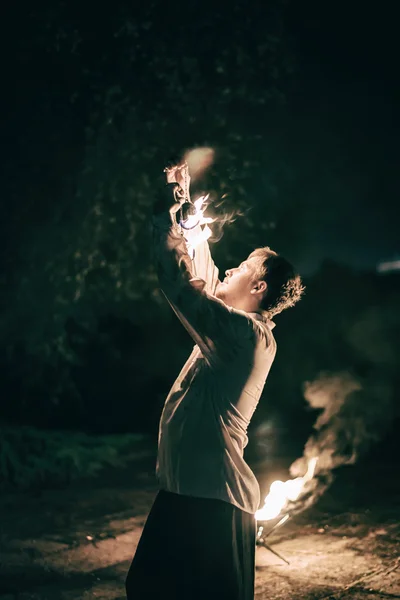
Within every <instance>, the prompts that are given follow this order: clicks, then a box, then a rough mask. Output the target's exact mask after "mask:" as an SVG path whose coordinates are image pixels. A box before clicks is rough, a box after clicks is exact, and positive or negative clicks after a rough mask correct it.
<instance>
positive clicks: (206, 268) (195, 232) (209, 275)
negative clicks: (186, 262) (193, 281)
mask: <svg viewBox="0 0 400 600" xmlns="http://www.w3.org/2000/svg"><path fill="white" fill-rule="evenodd" d="M200 234H201V226H200V225H197V226H196V227H194V228H193V229H189V230H185V231H184V232H183V237H184V238H185V240H186V241H187V242H188V243H189V244H190V243H191V241H192V240H193V239H195V238H196V237H198V236H199V235H200ZM192 274H193V276H194V277H199V278H200V279H202V280H203V281H204V282H205V284H206V285H205V291H206V292H207V293H208V294H211V295H214V294H215V290H216V287H217V284H218V283H219V280H218V274H219V271H218V269H217V267H216V266H215V263H214V261H213V259H212V256H211V252H210V247H209V245H208V242H207V240H204V241H202V242H201V243H200V244H198V245H197V246H196V248H195V250H194V256H193V258H192Z"/></svg>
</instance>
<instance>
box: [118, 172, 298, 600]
mask: <svg viewBox="0 0 400 600" xmlns="http://www.w3.org/2000/svg"><path fill="white" fill-rule="evenodd" d="M168 181H169V182H170V183H169V185H168V186H167V188H168V189H167V195H166V204H165V205H164V207H163V206H161V207H160V206H159V207H158V211H157V212H158V214H156V216H155V218H154V226H155V227H154V229H155V251H156V259H157V267H158V277H159V282H160V287H161V289H162V291H163V292H164V294H165V296H166V298H167V299H168V301H169V303H170V305H171V307H172V308H173V310H174V311H175V313H176V315H177V316H178V318H179V319H180V321H181V322H182V324H183V325H184V327H185V328H186V329H187V331H188V332H189V334H190V335H191V337H192V339H193V341H194V342H195V346H194V348H193V351H192V353H191V355H190V357H189V359H188V361H187V362H186V364H185V365H184V367H183V369H182V371H181V373H180V374H179V376H178V378H177V380H176V381H175V383H174V385H173V386H172V389H171V391H170V393H169V395H168V397H167V399H166V402H165V405H164V409H163V413H162V416H161V421H160V431H159V448H158V461H157V474H158V478H159V482H160V492H159V493H158V495H157V497H156V499H155V502H154V505H153V507H152V509H151V511H150V514H149V516H148V519H147V522H146V525H145V527H144V530H143V534H142V537H141V539H140V541H139V545H138V548H137V550H136V554H135V557H134V560H133V562H132V565H131V568H130V570H129V573H128V577H127V581H126V589H127V597H128V600H144V599H146V600H150V599H152V600H153V599H157V600H161V599H162V598H165V599H166V600H167V599H168V600H169V599H171V600H172V599H173V600H181V599H182V600H195V599H196V600H197V599H198V600H200V599H204V600H214V599H215V600H253V598H254V562H255V534H256V531H255V528H256V522H255V517H254V513H255V511H256V510H257V509H258V507H259V502H260V492H259V486H258V483H257V480H256V478H255V476H254V474H253V473H252V471H251V469H250V468H249V466H248V465H247V464H246V462H245V461H244V459H243V450H244V448H245V446H246V444H247V441H248V438H247V433H246V432H247V427H248V425H249V423H250V419H251V417H252V415H253V413H254V411H255V409H256V406H257V403H258V401H259V398H260V395H261V393H262V390H263V387H264V384H265V380H266V377H267V375H268V372H269V370H270V367H271V364H272V362H273V360H274V357H275V351H276V343H275V340H274V337H273V334H272V328H273V327H274V324H273V323H272V321H271V318H272V317H274V316H275V315H276V314H278V313H280V312H281V311H282V310H284V309H285V308H288V307H289V306H293V305H294V304H295V303H296V302H297V301H298V300H299V299H300V297H301V294H302V292H303V286H302V284H301V280H300V277H299V276H298V275H296V274H295V273H294V271H293V268H292V267H291V265H290V264H289V263H288V262H287V261H286V260H285V259H284V258H282V257H281V256H279V255H278V254H276V252H273V251H272V250H270V249H269V248H259V249H258V250H255V251H254V252H252V253H251V254H250V256H249V257H248V258H247V259H246V260H245V261H244V262H242V263H241V265H239V267H237V268H234V269H229V270H228V271H226V273H225V278H224V279H223V280H222V281H219V279H218V270H217V268H216V267H215V265H214V263H213V261H212V258H211V255H210V251H209V247H208V243H207V242H203V243H202V244H201V245H199V246H198V247H196V249H195V254H194V257H193V259H191V258H190V256H189V254H188V247H187V241H189V243H190V238H191V236H193V235H196V234H198V231H196V229H195V230H191V231H185V230H182V229H181V228H180V227H179V225H178V224H177V220H176V215H177V214H178V211H179V209H180V207H181V204H182V202H183V199H184V198H185V197H186V196H187V192H188V185H189V183H188V182H189V177H188V172H187V167H186V166H183V167H175V168H173V169H171V170H170V171H168ZM185 186H186V188H187V189H186V190H184V189H182V188H185ZM198 228H199V226H198ZM182 231H184V234H185V237H183V235H182ZM185 238H186V239H185Z"/></svg>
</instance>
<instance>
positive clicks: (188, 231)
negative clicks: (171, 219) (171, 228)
mask: <svg viewBox="0 0 400 600" xmlns="http://www.w3.org/2000/svg"><path fill="white" fill-rule="evenodd" d="M208 197H209V196H208V194H207V196H201V197H200V198H198V199H197V200H195V201H194V202H193V205H194V207H195V209H196V212H195V213H194V214H193V215H189V216H188V218H187V219H186V220H185V223H184V225H183V229H184V231H183V234H184V237H185V239H186V242H187V247H188V252H189V255H190V256H193V252H194V249H195V248H196V246H198V245H199V244H201V243H202V242H205V241H206V240H208V238H209V237H210V235H211V233H212V231H211V229H210V227H209V226H208V225H209V223H213V222H214V220H215V219H212V218H210V217H206V216H205V215H204V212H205V210H206V208H207V205H206V206H204V203H205V202H207V200H208ZM197 225H200V227H196V226H197ZM195 227H196V230H195V231H194V228H195Z"/></svg>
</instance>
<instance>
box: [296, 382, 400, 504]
mask: <svg viewBox="0 0 400 600" xmlns="http://www.w3.org/2000/svg"><path fill="white" fill-rule="evenodd" d="M304 397H305V399H306V400H307V402H308V403H309V405H310V406H311V407H312V408H314V409H321V411H322V412H321V413H320V414H319V416H318V418H317V420H316V422H315V424H314V433H313V434H312V435H311V437H310V438H309V439H308V441H307V443H306V445H305V448H304V454H303V457H302V458H300V459H298V460H296V461H295V462H294V463H293V464H292V465H291V467H290V473H291V475H292V476H293V477H298V476H303V475H304V473H305V472H306V470H307V464H308V461H309V460H310V459H311V458H313V457H318V462H317V466H316V469H315V475H316V476H315V477H314V479H313V480H312V481H310V482H309V483H308V484H307V486H306V488H305V496H304V497H303V498H301V501H300V504H301V508H300V510H304V509H305V508H307V507H308V506H310V505H311V504H313V503H314V502H315V501H316V500H317V498H318V497H319V496H321V494H322V493H323V492H324V491H325V490H326V489H327V487H329V485H330V484H331V483H332V481H333V479H334V476H333V473H332V471H333V470H334V469H336V468H337V467H340V466H342V465H351V464H354V463H355V462H356V460H357V459H358V458H359V457H360V456H361V455H363V454H364V453H365V452H366V451H367V450H368V449H369V447H370V446H371V444H372V443H374V442H376V441H378V440H379V439H381V438H382V436H383V434H384V433H385V431H386V430H387V428H388V426H389V425H390V423H391V421H392V420H393V417H394V414H393V413H394V411H393V405H394V402H393V398H394V390H393V386H392V385H391V384H390V383H389V382H387V380H385V379H383V378H382V379H380V378H379V375H378V374H377V373H376V372H371V374H370V376H369V377H368V378H365V379H361V378H359V377H356V376H354V375H352V374H350V373H347V372H342V373H336V374H326V373H325V374H321V375H320V376H319V377H318V378H317V379H315V380H314V381H312V382H308V383H306V384H305V388H304ZM294 511H295V512H296V507H294ZM297 512H298V511H297Z"/></svg>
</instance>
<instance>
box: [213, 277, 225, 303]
mask: <svg viewBox="0 0 400 600" xmlns="http://www.w3.org/2000/svg"><path fill="white" fill-rule="evenodd" d="M225 287H226V283H223V282H222V281H220V282H219V283H218V285H217V287H216V288H215V297H216V298H219V300H223V299H224V297H225V290H224V288H225Z"/></svg>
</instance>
